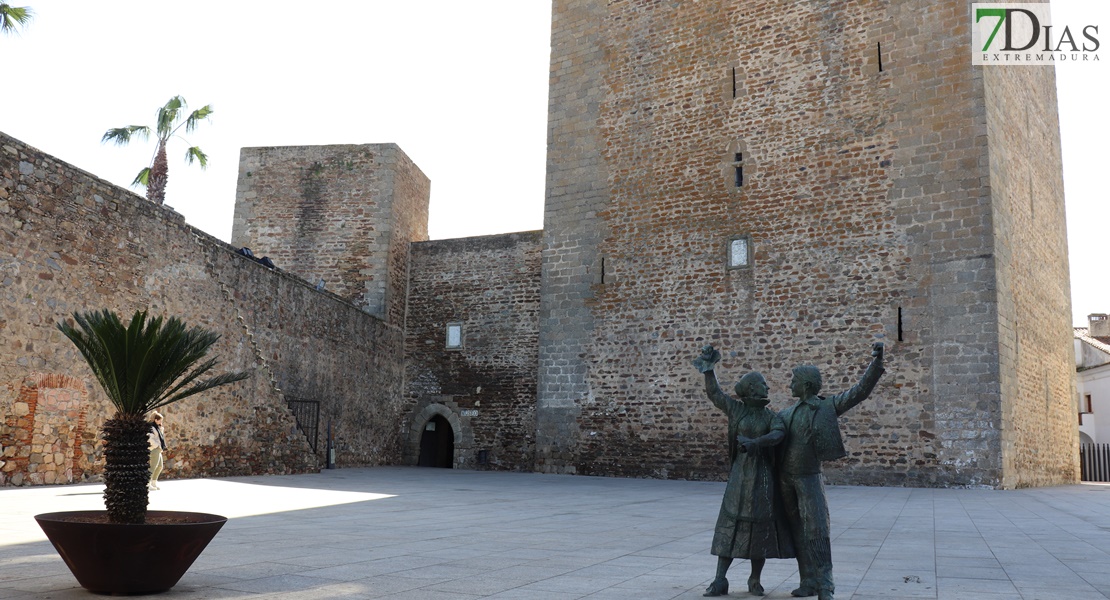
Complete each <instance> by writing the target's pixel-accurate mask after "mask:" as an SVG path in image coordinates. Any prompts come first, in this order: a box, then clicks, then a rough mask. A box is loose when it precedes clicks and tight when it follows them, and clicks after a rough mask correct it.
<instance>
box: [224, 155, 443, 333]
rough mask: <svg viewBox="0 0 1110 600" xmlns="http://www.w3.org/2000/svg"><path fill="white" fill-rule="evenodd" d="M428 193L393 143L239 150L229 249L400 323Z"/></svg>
mask: <svg viewBox="0 0 1110 600" xmlns="http://www.w3.org/2000/svg"><path fill="white" fill-rule="evenodd" d="M429 190H430V184H429V181H428V178H427V177H426V176H425V175H424V174H423V173H421V172H420V169H419V168H418V167H417V166H416V165H415V164H414V163H413V162H412V161H411V160H410V159H409V158H408V157H407V156H406V155H405V153H404V152H403V151H401V149H400V148H399V147H397V145H396V144H363V145H335V146H296V147H274V148H243V149H242V150H241V152H240V157H239V183H238V187H237V189H236V200H235V217H234V218H235V221H234V225H233V228H232V234H231V243H232V244H233V245H234V246H237V247H240V246H247V247H249V248H251V250H252V251H253V252H254V253H255V255H256V256H260V257H261V256H263V255H266V256H269V257H270V258H272V259H273V260H274V262H275V263H276V264H277V265H278V267H280V268H283V269H286V270H288V271H290V272H292V273H295V274H297V275H299V276H300V277H303V278H304V279H306V280H308V281H311V282H317V281H319V280H320V279H323V280H324V282H325V285H326V289H328V290H330V291H333V292H335V293H336V294H338V295H339V296H341V297H343V298H346V299H348V300H350V301H351V302H354V303H355V304H356V305H358V306H360V307H362V308H363V309H364V310H366V311H367V312H369V313H370V314H373V315H377V316H380V317H383V318H385V319H387V320H388V321H389V322H390V323H394V324H398V325H400V324H401V322H402V321H403V319H404V308H405V285H406V278H407V272H406V266H407V264H408V245H409V242H412V241H420V240H426V239H428V194H429Z"/></svg>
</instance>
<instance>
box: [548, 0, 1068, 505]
mask: <svg viewBox="0 0 1110 600" xmlns="http://www.w3.org/2000/svg"><path fill="white" fill-rule="evenodd" d="M971 22H972V19H971V3H969V2H966V1H956V0H939V1H938V0H907V1H905V2H894V3H892V2H886V1H879V0H863V1H859V2H842V1H838V2H832V1H828V0H758V1H754V2H737V1H728V0H701V1H697V2H692V1H683V2H680V1H670V0H663V1H653V2H633V1H631V0H555V1H554V8H553V28H552V29H553V30H552V56H551V84H550V100H549V127H548V174H547V198H546V209H545V220H544V255H543V267H542V268H543V271H542V284H541V311H540V353H539V357H540V358H539V360H540V363H539V375H538V379H539V386H538V405H537V425H538V430H537V438H536V455H537V459H536V462H537V469H538V470H542V471H546V472H572V473H574V472H576V473H588V474H600V475H624V476H661V477H689V478H704V477H716V476H719V475H720V474H722V473H724V466H723V465H725V464H726V463H727V457H726V453H727V450H726V448H727V444H726V440H725V439H724V432H725V426H724V420H723V419H724V417H723V415H721V414H719V413H717V412H716V411H715V409H713V407H712V406H711V405H710V403H709V402H708V401H707V400H706V399H705V395H704V392H703V391H702V380H701V376H700V375H699V374H698V373H697V371H696V370H695V369H694V368H693V367H692V366H691V364H690V361H691V359H693V358H694V357H695V356H696V355H697V354H698V351H699V349H700V347H701V346H702V345H703V344H705V343H713V344H715V345H716V346H717V347H718V348H720V349H721V350H722V352H723V354H724V356H725V358H724V361H723V362H722V365H721V367H720V371H719V373H720V376H721V378H722V382H723V381H726V380H731V381H736V380H737V379H738V378H739V377H740V376H741V375H742V374H743V373H744V372H746V371H748V370H759V371H762V372H763V373H764V374H765V375H766V376H767V380H768V382H769V383H770V385H771V388H772V408H775V409H782V408H784V407H785V406H787V405H788V404H789V403H790V402H791V401H792V400H791V399H790V398H789V391H788V382H789V371H790V368H791V367H793V366H795V365H797V364H805V363H810V364H815V365H817V366H818V367H820V369H821V371H822V373H823V374H824V376H825V390H826V391H827V392H829V393H836V392H840V391H844V390H846V389H847V388H848V387H850V386H851V385H853V384H854V383H855V381H856V379H857V378H858V377H859V375H860V374H861V373H862V370H863V367H864V366H865V365H866V364H867V361H868V360H869V347H870V343H871V342H872V341H876V340H882V341H885V342H886V344H887V357H888V367H887V369H888V370H887V375H886V376H885V378H884V380H883V381H882V383H881V384H880V386H879V388H878V389H877V390H876V392H875V393H874V394H873V395H872V397H871V398H870V399H869V400H868V401H867V402H866V403H864V404H862V405H860V406H859V407H857V408H856V409H854V411H853V412H851V413H848V415H846V417H845V418H844V419H843V420H842V423H843V429H844V433H845V441H846V443H847V445H848V451H849V457H848V458H847V459H844V460H842V461H839V462H838V463H835V464H833V465H829V466H828V467H827V468H826V472H827V473H828V475H829V480H830V481H832V482H838V483H861V484H882V485H926V486H935V485H956V486H961V485H986V486H994V487H1007V488H1012V487H1023V486H1031V485H1051V484H1059V483H1071V482H1075V481H1077V479H1078V466H1077V462H1076V461H1077V459H1076V456H1077V451H1076V444H1077V433H1076V426H1075V423H1074V421H1075V408H1074V362H1073V357H1072V355H1071V352H1072V350H1071V335H1072V334H1071V327H1070V324H1069V316H1070V314H1071V310H1070V299H1069V298H1070V290H1069V281H1068V268H1067V247H1066V239H1065V237H1066V236H1065V225H1064V198H1063V184H1062V178H1061V158H1060V139H1059V132H1058V125H1057V115H1056V91H1055V77H1054V71H1053V68H1052V67H1035V66H1021V67H1005V66H990V67H978V66H972V64H971V51H970V50H971V48H970V39H971V28H970V24H971Z"/></svg>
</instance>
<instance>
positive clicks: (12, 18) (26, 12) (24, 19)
mask: <svg viewBox="0 0 1110 600" xmlns="http://www.w3.org/2000/svg"><path fill="white" fill-rule="evenodd" d="M34 15H35V13H34V11H32V10H31V8H30V7H29V6H12V5H10V4H8V3H6V2H0V33H3V34H5V35H7V34H11V33H15V32H16V31H17V29H16V26H22V25H26V24H27V23H29V22H30V21H31V17H33V16H34Z"/></svg>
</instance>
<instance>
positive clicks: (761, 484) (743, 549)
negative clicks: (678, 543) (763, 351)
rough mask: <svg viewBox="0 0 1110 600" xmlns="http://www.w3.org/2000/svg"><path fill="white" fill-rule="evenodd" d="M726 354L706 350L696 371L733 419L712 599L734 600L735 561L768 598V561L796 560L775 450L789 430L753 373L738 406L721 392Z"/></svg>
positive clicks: (739, 391) (751, 586) (743, 382)
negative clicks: (763, 578)
mask: <svg viewBox="0 0 1110 600" xmlns="http://www.w3.org/2000/svg"><path fill="white" fill-rule="evenodd" d="M720 360H721V353H720V352H718V351H717V350H716V349H714V348H713V346H706V347H705V348H703V349H702V353H701V356H699V357H698V358H697V359H696V360H695V361H694V366H696V367H697V368H698V370H699V371H701V372H702V373H704V374H705V393H706V394H707V395H708V396H709V399H710V400H711V401H712V402H713V405H714V406H716V407H717V408H719V409H721V410H722V411H724V412H725V414H727V415H728V454H729V462H730V464H731V470H730V472H729V476H728V483H727V484H726V485H725V497H724V499H723V500H722V501H721V511H720V514H719V515H718V517H717V527H716V529H715V531H714V534H713V546H712V550H711V552H712V553H713V554H714V555H715V556H717V575H716V577H715V578H714V579H713V583H712V584H710V586H709V587H708V588H707V589H706V590H705V595H706V596H724V595H726V594H728V579H726V578H725V574H726V573H727V572H728V568H729V566H730V565H732V561H733V559H736V558H746V559H748V560H750V561H751V563H752V574H751V576H750V577H749V578H748V591H749V592H750V593H752V594H755V595H757V596H762V595H763V586H762V585H761V584H760V581H759V577H760V574H761V573H762V572H763V565H764V564H766V562H767V559H768V558H794V547H793V544H792V542H791V535H790V531H789V529H788V528H787V525H786V521H785V518H784V515H783V513H782V510H781V508H780V504H779V498H778V493H777V492H776V477H775V472H774V460H775V453H774V451H773V449H774V446H775V445H776V444H778V443H780V442H781V441H782V440H783V438H784V437H785V430H786V427H785V426H784V425H783V422H782V419H780V418H779V416H778V415H777V414H775V412H774V411H772V410H771V409H769V408H767V404H768V402H769V401H768V399H767V391H768V390H767V381H766V380H765V379H764V378H763V375H761V374H759V373H756V372H752V373H748V374H747V375H744V376H743V377H741V378H740V382H739V383H737V384H736V395H737V396H739V398H740V401H739V402H738V401H736V400H734V399H732V398H730V397H729V396H728V394H726V393H724V392H723V391H722V390H721V387H720V385H719V384H718V383H717V376H716V374H715V373H714V372H713V369H714V367H715V366H716V364H717V362H718V361H720Z"/></svg>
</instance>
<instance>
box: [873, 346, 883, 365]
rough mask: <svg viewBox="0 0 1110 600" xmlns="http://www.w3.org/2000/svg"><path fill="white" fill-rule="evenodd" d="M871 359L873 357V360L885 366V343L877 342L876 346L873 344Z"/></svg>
mask: <svg viewBox="0 0 1110 600" xmlns="http://www.w3.org/2000/svg"><path fill="white" fill-rule="evenodd" d="M871 357H872V360H874V361H875V362H877V363H879V364H880V365H881V364H883V343H882V342H875V343H874V344H871Z"/></svg>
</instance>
